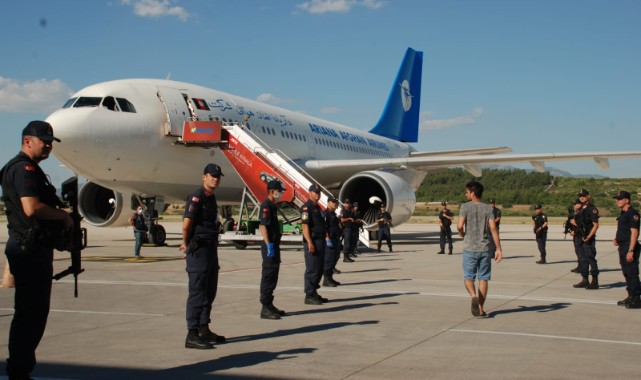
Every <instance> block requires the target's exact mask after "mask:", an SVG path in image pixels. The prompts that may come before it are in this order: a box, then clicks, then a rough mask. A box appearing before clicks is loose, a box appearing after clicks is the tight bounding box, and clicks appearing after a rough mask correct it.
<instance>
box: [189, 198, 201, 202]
mask: <svg viewBox="0 0 641 380" xmlns="http://www.w3.org/2000/svg"><path fill="white" fill-rule="evenodd" d="M191 201H192V202H200V198H198V197H191Z"/></svg>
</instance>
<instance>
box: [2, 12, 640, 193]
mask: <svg viewBox="0 0 641 380" xmlns="http://www.w3.org/2000/svg"><path fill="white" fill-rule="evenodd" d="M639 15H641V2H640V1H636V0H633V1H625V0H616V1H593V0H580V1H579V0H575V1H572V0H566V1H558V0H555V1H547V0H543V1H507V0H506V1H491V0H490V1H462V0H461V1H431V0H416V1H411V0H398V1H392V0H388V1H384V0H278V1H271V0H269V1H268V0H264V1H260V0H243V1H240V0H239V1H231V0H225V1H223V0H210V1H204V0H200V1H196V0H125V1H120V0H93V1H81V0H73V1H72V0H59V1H50V0H47V1H2V2H0V51H1V52H2V53H1V58H0V131H1V132H0V133H1V135H0V136H2V137H1V138H0V161H2V162H6V161H8V160H9V159H10V157H11V156H13V155H14V154H15V153H16V152H17V151H18V149H19V141H20V132H21V130H22V128H23V127H24V126H25V125H26V124H27V123H28V122H29V121H30V120H33V119H43V118H45V117H46V116H47V115H48V114H49V113H50V112H52V111H53V110H55V109H56V108H58V107H60V106H61V105H62V104H63V103H64V102H65V100H66V99H67V98H68V97H69V96H70V95H71V94H72V93H73V92H75V91H77V90H79V89H81V88H83V87H85V86H88V85H90V84H94V83H97V82H102V81H107V80H113V79H122V78H135V77H144V78H165V77H167V76H168V75H170V76H171V79H174V80H178V81H185V82H192V83H197V84H200V85H203V86H206V87H211V88H215V89H218V90H222V91H225V92H230V93H233V94H236V95H239V96H243V97H247V98H252V99H258V100H261V101H264V102H268V103H271V104H275V105H278V106H281V107H284V108H288V109H292V110H295V111H301V112H305V113H307V114H310V115H314V116H318V117H321V118H324V119H328V120H331V121H334V122H338V123H341V124H345V125H349V126H352V127H355V128H358V129H362V130H369V129H370V128H371V127H372V126H373V125H374V124H375V123H376V121H377V120H378V118H379V115H380V112H381V110H382V108H383V106H384V105H385V101H386V100H387V95H388V93H389V90H390V88H391V86H392V81H393V79H394V77H395V75H396V72H397V70H398V67H399V65H400V61H401V59H402V56H403V54H404V52H405V49H406V48H407V47H412V48H414V49H417V50H420V51H423V52H424V66H423V83H422V99H421V110H422V112H421V131H420V141H419V142H418V143H417V144H415V146H416V147H417V148H418V149H419V150H448V149H458V148H480V147H490V146H509V147H511V148H512V149H513V150H514V152H517V153H536V152H568V151H571V152H575V151H593V150H598V151H623V150H636V151H641V139H639V136H640V135H641V134H640V133H639V127H640V126H641V123H640V122H639V120H640V119H641V117H640V116H641V22H640V19H639ZM63 143H64V142H63ZM54 151H55V147H54ZM58 165H59V164H58V162H57V161H56V160H55V159H49V160H47V161H45V162H44V163H43V166H44V168H45V171H47V172H49V173H51V174H52V177H53V180H54V183H59V182H60V181H62V180H64V179H65V178H66V177H67V176H69V175H70V174H71V173H70V172H68V171H65V170H66V169H61V168H59V167H58ZM548 165H549V166H553V167H556V168H560V169H562V170H567V171H570V172H571V173H573V174H581V173H591V174H599V175H606V176H609V177H640V176H641V159H625V160H611V162H610V166H611V167H610V169H609V170H602V169H600V168H599V167H598V166H596V164H594V163H593V162H591V161H577V162H571V163H570V162H558V163H548ZM522 167H527V166H522Z"/></svg>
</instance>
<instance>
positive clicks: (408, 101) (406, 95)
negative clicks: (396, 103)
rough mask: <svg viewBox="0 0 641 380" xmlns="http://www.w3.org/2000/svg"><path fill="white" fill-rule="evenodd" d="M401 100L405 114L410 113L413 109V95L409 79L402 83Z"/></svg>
mask: <svg viewBox="0 0 641 380" xmlns="http://www.w3.org/2000/svg"><path fill="white" fill-rule="evenodd" d="M401 100H402V102H403V109H404V110H405V112H407V111H409V110H410V108H412V94H411V93H410V82H408V81H407V79H405V80H404V81H403V83H401Z"/></svg>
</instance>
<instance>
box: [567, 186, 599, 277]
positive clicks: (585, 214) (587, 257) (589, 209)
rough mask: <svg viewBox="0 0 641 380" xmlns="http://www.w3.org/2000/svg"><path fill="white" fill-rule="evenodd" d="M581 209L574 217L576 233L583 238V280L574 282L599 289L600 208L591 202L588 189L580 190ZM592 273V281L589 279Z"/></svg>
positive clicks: (581, 247)
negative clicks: (598, 238) (598, 240)
mask: <svg viewBox="0 0 641 380" xmlns="http://www.w3.org/2000/svg"><path fill="white" fill-rule="evenodd" d="M578 195H579V200H580V201H581V210H580V211H579V212H578V213H577V215H576V216H575V217H574V220H575V222H576V233H578V235H579V237H580V238H581V243H580V251H579V252H580V253H581V256H580V258H579V259H580V262H581V277H582V280H581V282H579V283H578V284H574V285H573V286H574V287H575V288H585V289H599V266H598V265H597V261H596V231H597V230H598V229H599V209H597V208H596V207H595V206H594V205H593V204H591V203H590V192H589V191H587V190H586V189H581V191H579V194H578ZM588 274H592V282H589V281H588Z"/></svg>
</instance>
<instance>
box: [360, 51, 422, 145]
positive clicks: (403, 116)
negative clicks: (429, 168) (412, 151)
mask: <svg viewBox="0 0 641 380" xmlns="http://www.w3.org/2000/svg"><path fill="white" fill-rule="evenodd" d="M422 70H423V52H420V51H416V50H414V49H412V48H408V49H407V52H405V57H404V58H403V63H402V64H401V68H400V69H399V70H398V75H396V80H395V81H394V84H393V85H392V91H391V92H390V94H389V98H388V99H387V104H386V105H385V110H383V114H382V115H381V118H380V119H379V121H378V123H376V125H375V126H374V128H372V130H370V133H374V134H377V135H379V136H384V137H388V138H391V139H394V140H398V141H402V142H417V141H418V117H419V111H420V104H421V73H422Z"/></svg>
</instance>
